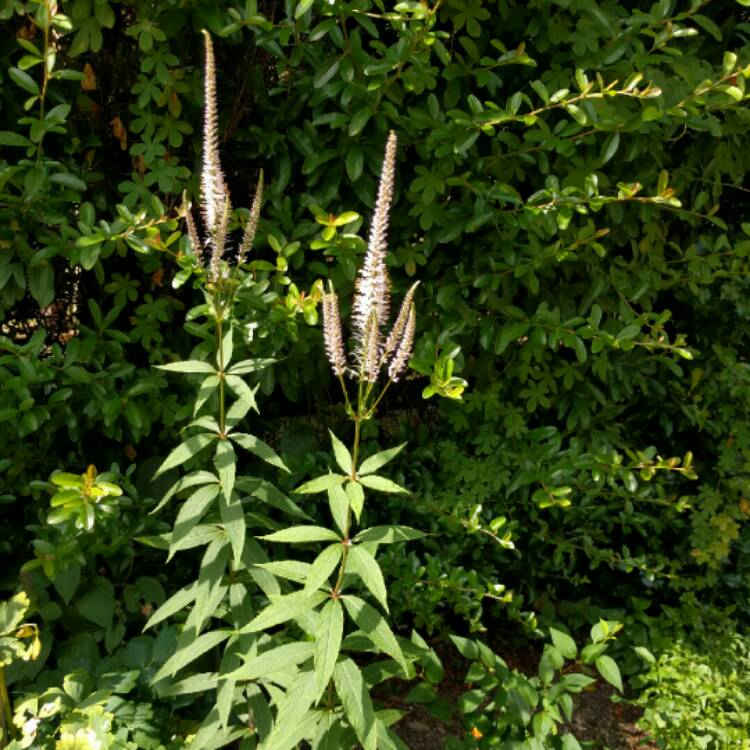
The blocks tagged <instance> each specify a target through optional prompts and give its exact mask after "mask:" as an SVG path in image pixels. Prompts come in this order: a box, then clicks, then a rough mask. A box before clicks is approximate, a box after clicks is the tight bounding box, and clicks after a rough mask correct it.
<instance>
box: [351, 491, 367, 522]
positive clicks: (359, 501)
mask: <svg viewBox="0 0 750 750" xmlns="http://www.w3.org/2000/svg"><path fill="white" fill-rule="evenodd" d="M346 496H347V498H348V499H349V507H350V508H351V509H352V513H354V515H355V516H356V517H357V522H359V519H360V517H361V516H362V508H364V505H365V491H364V490H363V489H362V485H361V484H360V483H359V482H349V483H348V484H347V485H346Z"/></svg>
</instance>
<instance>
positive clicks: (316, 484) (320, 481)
mask: <svg viewBox="0 0 750 750" xmlns="http://www.w3.org/2000/svg"><path fill="white" fill-rule="evenodd" d="M347 479H349V477H348V476H346V475H345V474H330V473H329V474H323V476H320V477H316V478H315V479H311V480H310V481H309V482H305V483H304V484H303V485H302V486H301V487H297V489H296V490H294V491H295V492H296V493H298V494H300V495H314V494H315V493H316V492H326V491H328V490H330V489H332V488H333V487H338V485H340V484H343V483H344V482H346V480H347Z"/></svg>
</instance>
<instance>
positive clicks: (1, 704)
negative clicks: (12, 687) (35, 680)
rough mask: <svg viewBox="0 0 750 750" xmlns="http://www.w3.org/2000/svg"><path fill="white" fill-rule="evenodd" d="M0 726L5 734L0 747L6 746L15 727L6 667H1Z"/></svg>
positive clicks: (0, 740) (1, 738)
mask: <svg viewBox="0 0 750 750" xmlns="http://www.w3.org/2000/svg"><path fill="white" fill-rule="evenodd" d="M0 727H2V730H3V736H2V737H0V747H5V746H6V745H7V744H8V740H10V737H11V731H12V729H13V709H12V708H11V705H10V697H9V696H8V685H7V684H6V682H5V669H4V668H3V667H0Z"/></svg>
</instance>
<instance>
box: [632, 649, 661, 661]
mask: <svg viewBox="0 0 750 750" xmlns="http://www.w3.org/2000/svg"><path fill="white" fill-rule="evenodd" d="M633 651H635V653H636V654H638V656H640V657H641V659H643V661H645V662H646V663H647V664H656V657H655V656H654V655H653V654H652V653H651V652H650V651H649V650H648V649H647V648H646V647H645V646H635V647H634V648H633Z"/></svg>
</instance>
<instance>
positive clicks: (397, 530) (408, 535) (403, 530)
mask: <svg viewBox="0 0 750 750" xmlns="http://www.w3.org/2000/svg"><path fill="white" fill-rule="evenodd" d="M423 536H424V534H423V533H422V532H421V531H417V530H416V529H412V528H411V526H371V527H370V528H369V529H364V530H363V531H360V532H359V534H357V536H356V537H354V541H355V542H377V543H378V544H394V543H395V542H409V541H411V540H412V539H420V538H421V537H423Z"/></svg>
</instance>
